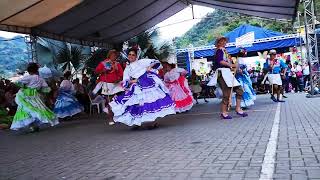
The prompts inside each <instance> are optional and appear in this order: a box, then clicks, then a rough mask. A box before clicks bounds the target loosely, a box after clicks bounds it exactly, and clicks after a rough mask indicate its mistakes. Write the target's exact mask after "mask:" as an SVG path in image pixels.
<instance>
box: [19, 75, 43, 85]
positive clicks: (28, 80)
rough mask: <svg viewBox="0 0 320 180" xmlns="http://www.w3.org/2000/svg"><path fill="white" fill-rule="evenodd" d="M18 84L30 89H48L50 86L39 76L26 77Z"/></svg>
mask: <svg viewBox="0 0 320 180" xmlns="http://www.w3.org/2000/svg"><path fill="white" fill-rule="evenodd" d="M18 83H21V84H23V85H25V86H27V87H29V88H46V87H48V84H47V83H46V81H45V80H44V79H42V78H41V77H40V76H39V75H26V76H24V77H22V78H21V79H19V80H18Z"/></svg>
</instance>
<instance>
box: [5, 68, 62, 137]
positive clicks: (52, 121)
mask: <svg viewBox="0 0 320 180" xmlns="http://www.w3.org/2000/svg"><path fill="white" fill-rule="evenodd" d="M38 69H39V66H38V65H37V64H36V63H30V64H29V65H28V69H27V70H28V73H29V75H26V76H24V77H23V78H21V79H20V80H18V82H17V84H18V86H20V87H21V88H20V90H19V92H18V93H17V94H16V98H15V101H16V103H17V104H18V109H17V112H16V114H15V115H14V118H13V122H12V124H11V127H10V129H12V130H20V129H22V128H30V130H31V131H38V130H39V128H40V126H41V125H43V124H49V125H51V126H54V125H57V124H59V121H58V119H57V117H56V116H55V114H54V113H53V112H52V111H51V110H50V109H49V108H48V107H47V106H46V105H45V104H44V102H43V101H42V100H41V98H40V93H41V92H43V93H48V92H49V91H50V88H49V87H48V85H47V83H46V82H45V80H44V79H42V78H41V77H40V76H39V72H38Z"/></svg>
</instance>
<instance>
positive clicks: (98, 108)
mask: <svg viewBox="0 0 320 180" xmlns="http://www.w3.org/2000/svg"><path fill="white" fill-rule="evenodd" d="M88 96H89V99H90V115H91V114H92V108H93V107H94V106H97V110H98V113H99V114H100V103H97V102H92V98H91V96H90V94H88Z"/></svg>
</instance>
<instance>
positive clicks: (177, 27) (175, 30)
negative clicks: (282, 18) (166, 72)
mask: <svg viewBox="0 0 320 180" xmlns="http://www.w3.org/2000/svg"><path fill="white" fill-rule="evenodd" d="M193 9H194V17H195V18H198V19H192V9H191V7H187V8H186V9H184V10H182V11H180V12H179V13H177V14H175V15H174V16H172V17H170V18H168V19H167V20H165V21H163V22H161V23H159V24H158V25H157V26H158V27H159V30H160V33H161V38H163V39H166V40H169V39H172V38H174V37H177V36H181V35H183V34H184V33H185V32H187V31H188V30H189V29H190V28H191V27H192V26H193V25H195V24H196V23H198V22H199V21H200V20H201V19H199V18H202V17H204V16H205V15H206V14H207V13H209V12H212V11H213V9H212V8H208V7H203V6H194V8H193ZM182 21H184V22H182ZM17 35H19V34H16V33H10V32H5V31H0V36H1V37H5V38H13V37H14V36H17Z"/></svg>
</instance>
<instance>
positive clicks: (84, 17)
mask: <svg viewBox="0 0 320 180" xmlns="http://www.w3.org/2000/svg"><path fill="white" fill-rule="evenodd" d="M190 3H192V4H197V5H204V6H209V7H214V8H219V9H226V10H230V11H234V12H240V13H244V14H249V15H255V16H260V17H267V18H281V19H283V18H285V19H292V18H293V17H294V16H295V14H296V7H297V4H298V1H297V0H260V1H256V0H108V1H106V0H68V1H65V0H54V1H53V0H10V1H9V0H4V1H0V30H4V31H10V32H18V33H26V34H33V35H37V36H42V37H48V38H52V39H56V40H60V41H67V42H71V43H77V44H82V45H89V46H108V45H110V44H113V43H119V42H122V41H125V40H128V39H129V38H131V37H133V36H135V35H138V34H140V33H141V32H144V31H145V30H147V29H149V28H151V27H153V26H155V25H156V24H158V23H160V22H161V21H163V20H165V19H167V18H168V17H170V16H172V15H174V14H176V13H177V12H179V11H181V10H182V9H184V8H186V7H187V6H188V5H189V4H190Z"/></svg>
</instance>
